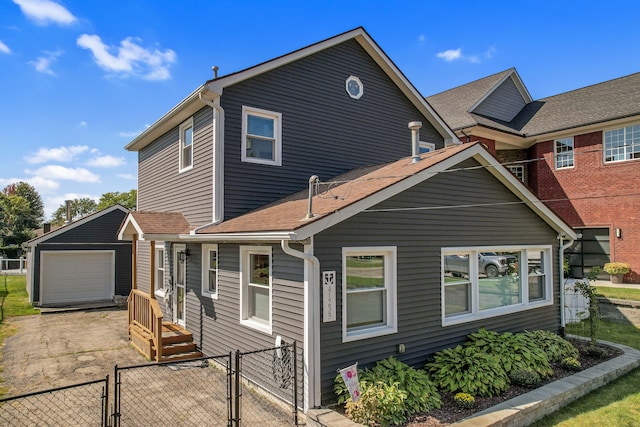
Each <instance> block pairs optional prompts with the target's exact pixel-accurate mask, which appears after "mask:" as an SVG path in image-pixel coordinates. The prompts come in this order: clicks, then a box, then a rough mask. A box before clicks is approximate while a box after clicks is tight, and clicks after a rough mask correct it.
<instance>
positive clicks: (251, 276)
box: [240, 246, 272, 334]
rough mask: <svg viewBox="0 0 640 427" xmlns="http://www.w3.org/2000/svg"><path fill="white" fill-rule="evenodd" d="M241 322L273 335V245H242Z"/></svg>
mask: <svg viewBox="0 0 640 427" xmlns="http://www.w3.org/2000/svg"><path fill="white" fill-rule="evenodd" d="M240 262H241V265H240V268H241V272H242V274H241V293H240V296H241V297H240V300H241V302H240V304H241V310H240V312H241V318H240V323H242V324H244V325H246V326H249V327H251V328H254V329H257V330H260V331H262V332H266V333H268V334H271V290H272V283H271V274H272V271H271V247H270V246H242V247H240Z"/></svg>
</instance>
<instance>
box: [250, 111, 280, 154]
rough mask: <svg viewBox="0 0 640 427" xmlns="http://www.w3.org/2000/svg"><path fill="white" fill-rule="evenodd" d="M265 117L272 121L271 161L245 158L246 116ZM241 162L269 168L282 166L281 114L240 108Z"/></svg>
mask: <svg viewBox="0 0 640 427" xmlns="http://www.w3.org/2000/svg"><path fill="white" fill-rule="evenodd" d="M249 115H252V116H258V117H265V118H268V119H272V120H273V137H274V147H273V151H274V153H273V155H274V158H273V160H269V159H259V158H255V157H247V125H248V120H247V116H249ZM240 152H241V160H242V161H243V162H246V163H258V164H263V165H271V166H282V113H276V112H274V111H268V110H262V109H260V108H253V107H248V106H246V105H243V106H242V143H241V149H240Z"/></svg>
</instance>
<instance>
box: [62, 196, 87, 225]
mask: <svg viewBox="0 0 640 427" xmlns="http://www.w3.org/2000/svg"><path fill="white" fill-rule="evenodd" d="M70 208H71V209H70V210H71V212H70V213H71V218H70V219H71V221H74V220H76V219H79V218H82V217H83V216H85V215H88V214H90V213H92V212H95V211H96V210H98V205H97V204H96V202H95V200H93V199H90V198H88V197H83V198H80V199H73V200H71V206H70ZM66 220H67V206H66V203H64V204H62V205H60V207H59V208H58V209H56V211H55V212H54V213H53V218H52V220H51V223H52V224H53V225H62V224H64V222H65V221H66Z"/></svg>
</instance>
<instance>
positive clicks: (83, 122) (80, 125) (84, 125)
mask: <svg viewBox="0 0 640 427" xmlns="http://www.w3.org/2000/svg"><path fill="white" fill-rule="evenodd" d="M87 126H88V125H87V122H85V121H84V120H81V121H80V123H78V127H79V128H86V127H87Z"/></svg>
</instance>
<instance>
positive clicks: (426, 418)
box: [404, 340, 622, 427]
mask: <svg viewBox="0 0 640 427" xmlns="http://www.w3.org/2000/svg"><path fill="white" fill-rule="evenodd" d="M569 341H571V344H573V345H574V347H576V348H577V349H578V350H579V351H580V357H579V358H578V360H579V361H580V363H582V369H583V370H584V369H587V368H590V367H592V366H594V365H597V364H599V363H602V362H605V361H607V360H609V359H612V358H614V357H617V356H619V355H621V354H622V351H620V350H618V349H616V348H612V347H609V346H605V345H602V344H599V346H600V347H602V348H604V349H605V350H606V351H607V354H606V356H605V357H603V358H595V357H592V356H590V355H588V354H587V351H586V350H587V348H588V347H589V342H588V341H584V340H569ZM552 368H553V372H554V374H553V375H552V376H551V377H549V378H547V379H545V380H544V381H543V382H541V383H540V384H539V386H538V387H542V386H543V385H545V384H548V383H551V382H553V381H556V380H559V379H561V378H564V377H568V376H571V375H573V374H575V372H574V371H567V370H566V369H563V368H562V367H561V366H560V364H557V363H554V364H552ZM531 390H532V389H530V388H524V387H517V386H511V387H510V388H509V389H508V390H507V391H505V392H504V393H502V394H500V395H498V396H494V397H477V396H476V405H475V407H474V408H472V409H464V408H460V407H459V406H457V405H456V404H455V403H454V401H453V396H454V394H455V393H442V394H441V397H442V407H441V408H440V409H436V410H433V411H431V412H429V413H427V414H418V415H414V416H413V417H411V419H409V420H408V421H407V423H406V424H404V426H405V427H441V426H447V425H449V424H452V423H455V422H456V421H460V420H462V419H464V418H467V417H469V416H471V415H473V414H475V413H477V412H480V411H482V410H484V409H487V408H490V407H492V406H495V405H498V404H500V403H502V402H505V401H507V400H509V399H512V398H514V397H516V396H519V395H521V394H524V393H528V392H530V391H531Z"/></svg>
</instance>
